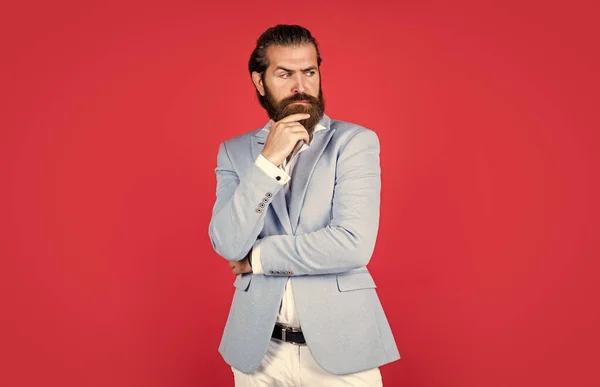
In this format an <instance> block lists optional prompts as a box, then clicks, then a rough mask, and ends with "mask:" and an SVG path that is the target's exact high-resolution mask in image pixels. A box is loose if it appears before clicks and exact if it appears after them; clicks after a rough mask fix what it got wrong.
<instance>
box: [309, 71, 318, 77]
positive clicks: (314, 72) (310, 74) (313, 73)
mask: <svg viewBox="0 0 600 387" xmlns="http://www.w3.org/2000/svg"><path fill="white" fill-rule="evenodd" d="M316 73H317V72H316V71H315V70H310V71H307V72H306V75H308V76H309V77H312V76H313V75H315V74H316Z"/></svg>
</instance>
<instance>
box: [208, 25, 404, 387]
mask: <svg viewBox="0 0 600 387" xmlns="http://www.w3.org/2000/svg"><path fill="white" fill-rule="evenodd" d="M320 65H321V56H320V53H319V47H318V44H317V41H316V39H315V38H314V37H313V36H312V34H311V33H310V31H308V30H307V29H306V28H303V27H301V26H297V25H277V26H275V27H272V28H269V29H268V30H266V31H265V32H264V33H263V34H262V35H261V36H260V37H259V39H258V40H257V44H256V47H255V49H254V51H253V52H252V55H251V57H250V60H249V63H248V68H249V71H250V76H251V78H252V82H253V84H254V86H255V88H256V93H257V96H258V99H259V102H260V104H261V105H262V107H263V108H264V109H265V110H266V112H267V114H268V115H269V118H270V121H269V122H268V123H267V124H266V125H265V126H264V127H262V128H259V129H256V130H253V131H250V132H247V133H244V134H241V135H239V136H236V137H234V138H231V139H228V140H226V141H224V142H222V143H221V144H220V146H219V151H218V155H217V167H216V169H215V172H216V178H217V192H216V201H215V204H214V208H213V212H212V218H211V221H210V225H209V236H210V240H211V242H212V245H213V248H214V249H215V251H216V252H217V253H218V254H219V255H220V256H222V257H223V258H225V259H226V260H228V261H229V267H230V268H231V269H232V272H233V274H234V275H236V278H235V281H234V284H233V285H234V287H235V293H234V297H233V301H232V304H231V309H230V312H229V316H228V318H227V323H226V325H225V330H224V333H223V337H222V339H221V344H220V346H219V352H220V353H221V355H222V356H223V358H224V360H225V361H226V362H227V363H228V364H229V365H230V366H231V368H232V371H233V374H234V379H235V385H236V386H238V387H240V386H241V387H245V386H309V387H318V386H328V387H331V386H361V387H362V386H364V387H366V386H382V385H383V382H382V378H381V373H380V370H379V367H380V366H381V365H383V364H386V363H389V362H392V361H395V360H397V359H399V358H400V354H399V353H398V349H397V347H396V343H395V341H394V337H393V334H392V332H391V329H390V326H389V324H388V321H387V319H386V316H385V314H384V311H383V308H382V306H381V303H380V301H379V298H378V296H377V293H376V290H375V288H376V286H375V282H374V280H373V278H372V276H371V274H370V273H369V270H368V269H367V267H366V266H367V264H368V263H369V261H370V259H371V255H372V253H373V250H374V247H375V242H376V238H377V232H378V227H379V207H380V190H381V178H380V177H381V173H380V164H379V149H380V148H379V139H378V137H377V135H376V134H375V132H374V131H372V130H370V129H367V128H364V127H362V126H359V125H355V124H352V123H349V122H344V121H339V120H333V119H330V118H329V117H328V116H327V115H326V114H325V113H324V111H325V104H324V99H323V92H322V89H321V77H320Z"/></svg>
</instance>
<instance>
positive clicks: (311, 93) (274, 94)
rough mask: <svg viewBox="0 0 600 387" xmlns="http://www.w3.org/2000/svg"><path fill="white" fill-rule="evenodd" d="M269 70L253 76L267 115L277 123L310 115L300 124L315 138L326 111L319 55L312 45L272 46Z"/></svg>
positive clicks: (269, 53)
mask: <svg viewBox="0 0 600 387" xmlns="http://www.w3.org/2000/svg"><path fill="white" fill-rule="evenodd" d="M267 57H268V59H269V67H268V68H267V69H266V71H265V72H264V73H263V74H262V76H260V75H258V74H257V73H254V74H253V81H254V83H255V86H256V88H257V90H258V92H259V93H260V95H261V96H263V97H264V102H265V105H266V110H267V113H268V114H269V117H270V118H271V119H273V120H274V121H279V120H281V119H282V118H284V117H286V116H288V115H290V114H294V113H308V114H310V115H311V117H310V118H308V119H306V120H303V121H300V123H301V124H302V125H304V127H305V128H306V129H307V130H308V132H309V133H311V134H312V131H313V129H314V126H315V125H316V124H317V123H318V122H319V120H320V119H321V117H323V113H324V110H325V106H324V101H323V93H322V90H321V77H320V73H319V68H318V65H317V52H316V50H315V47H314V46H313V45H312V44H303V45H300V46H271V47H269V48H268V49H267Z"/></svg>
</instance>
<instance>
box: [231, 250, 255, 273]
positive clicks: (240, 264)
mask: <svg viewBox="0 0 600 387" xmlns="http://www.w3.org/2000/svg"><path fill="white" fill-rule="evenodd" d="M250 254H252V250H250V252H249V253H248V255H246V257H245V258H244V259H242V260H241V261H237V262H229V267H230V268H231V269H232V272H233V274H234V275H238V274H244V273H252V265H250V259H249V257H250Z"/></svg>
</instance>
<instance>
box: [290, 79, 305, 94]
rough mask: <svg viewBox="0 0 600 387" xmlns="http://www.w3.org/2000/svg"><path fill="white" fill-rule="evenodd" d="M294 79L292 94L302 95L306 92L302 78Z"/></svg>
mask: <svg viewBox="0 0 600 387" xmlns="http://www.w3.org/2000/svg"><path fill="white" fill-rule="evenodd" d="M295 78H296V82H295V83H294V87H293V88H292V92H293V93H295V94H300V93H304V91H305V90H306V89H305V87H304V79H302V76H296V77H295Z"/></svg>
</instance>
